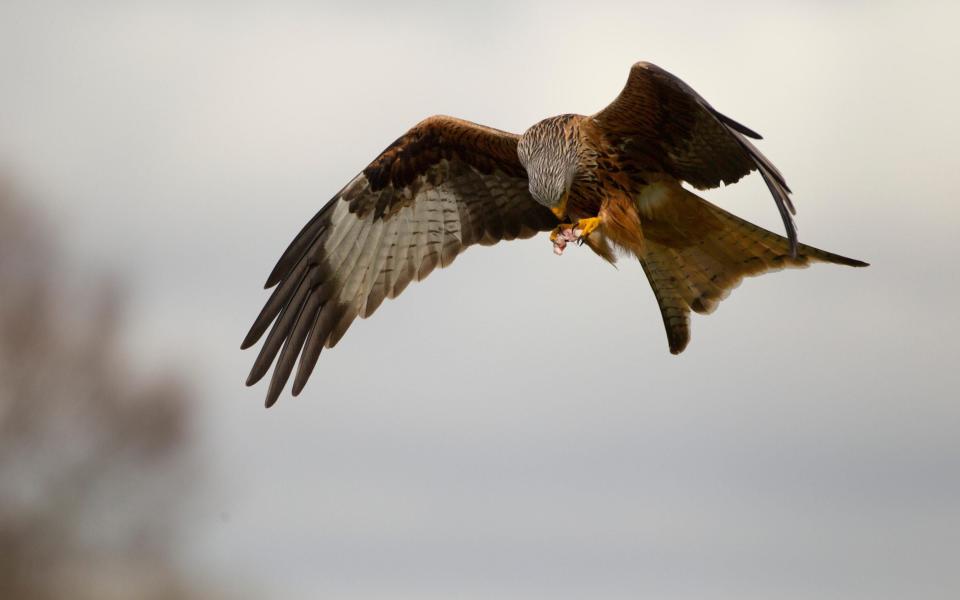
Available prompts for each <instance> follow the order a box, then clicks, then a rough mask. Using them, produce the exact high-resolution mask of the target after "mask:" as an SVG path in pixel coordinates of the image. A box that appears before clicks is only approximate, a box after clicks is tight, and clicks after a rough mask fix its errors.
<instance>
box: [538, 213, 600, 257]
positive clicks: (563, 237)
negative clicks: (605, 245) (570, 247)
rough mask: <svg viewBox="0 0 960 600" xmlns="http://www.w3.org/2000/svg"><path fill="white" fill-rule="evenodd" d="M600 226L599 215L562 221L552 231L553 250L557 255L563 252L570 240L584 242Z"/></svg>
mask: <svg viewBox="0 0 960 600" xmlns="http://www.w3.org/2000/svg"><path fill="white" fill-rule="evenodd" d="M599 226H600V219H599V217H591V218H589V219H580V220H578V221H577V222H576V223H561V224H560V225H557V228H556V229H554V230H553V231H552V232H551V233H550V241H551V242H553V252H554V254H556V255H558V256H559V255H560V254H563V250H564V248H566V247H567V244H568V243H570V242H579V243H581V244H582V243H583V239H584V238H585V237H587V236H588V235H590V234H591V233H593V231H594V230H595V229H596V228H597V227H599Z"/></svg>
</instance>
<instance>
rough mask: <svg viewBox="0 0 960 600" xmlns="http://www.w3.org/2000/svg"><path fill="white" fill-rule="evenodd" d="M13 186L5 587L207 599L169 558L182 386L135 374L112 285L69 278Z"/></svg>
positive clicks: (176, 514)
mask: <svg viewBox="0 0 960 600" xmlns="http://www.w3.org/2000/svg"><path fill="white" fill-rule="evenodd" d="M17 196H18V195H17V194H15V192H14V190H13V189H12V186H11V185H10V184H9V183H8V182H5V181H4V180H2V179H0V598H2V599H5V600H6V599H11V600H13V599H21V598H23V599H45V598H80V599H84V598H91V599H92V598H97V599H105V600H109V599H112V598H118V599H119V598H124V599H127V598H143V599H147V598H150V599H152V598H199V597H210V594H209V590H206V591H205V592H204V593H203V594H201V593H199V592H198V591H197V590H196V588H195V586H194V585H193V584H192V583H191V582H190V581H189V578H188V577H187V576H185V575H184V574H183V573H182V572H181V571H180V570H179V569H178V566H177V565H176V563H175V561H173V560H172V554H173V551H174V548H175V547H176V546H175V544H174V541H175V537H176V534H177V532H178V530H180V531H182V529H183V527H181V526H179V525H178V521H179V519H180V516H181V515H182V509H183V507H184V501H185V500H187V499H188V497H189V493H188V492H189V489H190V487H191V482H192V480H193V479H194V475H195V473H194V472H193V471H194V466H193V462H192V460H191V454H190V447H189V444H188V442H189V437H190V436H189V434H190V429H189V423H188V419H189V416H190V415H189V412H188V411H189V407H190V402H189V400H190V398H188V394H187V390H186V388H185V387H184V386H183V385H182V384H181V383H180V382H179V381H178V379H177V377H176V376H173V375H168V376H164V377H162V378H160V379H159V380H157V381H146V382H145V381H144V380H143V378H142V377H138V376H137V375H135V374H134V373H132V372H131V366H130V364H129V363H128V361H126V360H124V353H123V350H122V342H123V339H122V335H121V334H122V331H121V329H122V322H121V320H120V318H119V315H118V313H119V309H120V308H121V304H122V302H121V301H120V296H119V295H118V294H117V293H116V287H114V286H111V285H109V284H107V283H105V282H100V283H99V284H98V285H94V286H89V285H83V286H78V285H76V283H73V284H71V283H70V282H68V281H66V280H67V279H68V277H67V276H66V275H67V274H68V273H69V271H68V269H69V267H68V266H67V265H65V264H64V263H63V260H62V257H61V256H58V255H57V252H56V246H55V244H53V243H52V242H51V241H50V239H49V237H48V236H49V232H48V231H46V230H45V228H44V227H43V226H42V224H41V223H38V221H37V220H36V218H35V217H34V215H33V214H32V213H31V212H30V207H29V205H28V202H27V200H25V199H24V198H22V197H17ZM105 234H107V232H105ZM74 288H82V289H74ZM91 288H92V289H91Z"/></svg>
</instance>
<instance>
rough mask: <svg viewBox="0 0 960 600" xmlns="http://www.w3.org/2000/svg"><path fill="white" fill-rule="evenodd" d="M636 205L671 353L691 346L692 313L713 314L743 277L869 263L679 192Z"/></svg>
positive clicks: (646, 267) (644, 259) (644, 261)
mask: <svg viewBox="0 0 960 600" xmlns="http://www.w3.org/2000/svg"><path fill="white" fill-rule="evenodd" d="M659 192H660V193H657V194H655V196H652V197H651V198H649V199H646V200H645V199H643V198H641V199H640V200H639V203H638V208H639V216H640V222H641V225H642V228H643V234H644V238H645V240H644V245H643V250H642V251H641V252H637V257H638V258H639V259H640V262H641V263H642V264H643V270H644V272H646V274H647V279H649V280H650V285H651V286H652V287H653V293H654V295H655V296H656V298H657V302H658V303H659V304H660V312H661V313H662V314H663V323H664V326H665V327H666V329H667V340H668V341H669V343H670V352H672V353H673V354H679V353H680V352H682V351H683V349H684V348H686V346H687V343H688V342H689V341H690V311H691V310H693V311H695V312H698V313H703V314H708V313H711V312H713V311H714V310H715V309H716V307H717V305H718V304H719V303H720V301H722V300H723V299H724V298H726V297H727V295H729V294H730V291H731V290H732V289H733V288H735V287H737V285H739V284H740V281H741V280H742V279H743V278H744V277H749V276H752V275H760V274H762V273H767V272H769V271H778V270H780V269H783V268H787V267H806V266H808V265H809V264H810V263H811V262H818V261H819V262H827V263H835V264H840V265H848V266H851V267H865V266H867V263H865V262H862V261H859V260H855V259H852V258H847V257H845V256H840V255H839V254H833V253H831V252H826V251H824V250H820V249H818V248H814V247H812V246H807V245H805V244H800V246H799V250H798V253H797V257H796V258H792V257H791V256H790V242H789V241H788V240H787V238H785V237H782V236H779V235H777V234H775V233H772V232H770V231H767V230H766V229H763V228H761V227H758V226H756V225H754V224H753V223H750V222H748V221H745V220H743V219H741V218H739V217H736V216H734V215H732V214H730V213H728V212H726V211H725V210H723V209H721V208H719V207H717V206H714V205H713V204H710V203H709V202H707V201H706V200H704V199H702V198H700V197H699V196H697V195H696V194H693V193H692V192H689V191H687V190H686V189H684V188H682V187H680V186H679V185H677V186H672V187H671V188H669V189H661V190H660V191H659Z"/></svg>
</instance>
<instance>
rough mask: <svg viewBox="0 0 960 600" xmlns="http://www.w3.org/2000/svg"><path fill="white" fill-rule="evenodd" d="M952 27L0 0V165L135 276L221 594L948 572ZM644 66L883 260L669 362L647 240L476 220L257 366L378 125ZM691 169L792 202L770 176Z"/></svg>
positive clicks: (513, 100)
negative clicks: (268, 399)
mask: <svg viewBox="0 0 960 600" xmlns="http://www.w3.org/2000/svg"><path fill="white" fill-rule="evenodd" d="M345 4H346V3H345ZM958 22H960V9H958V8H957V5H956V3H951V2H944V3H928V4H923V3H916V2H910V3H907V2H904V3H881V2H853V1H851V2H810V3H798V2H783V3H778V2H746V3H737V2H724V3H713V2H693V3H691V2H680V1H671V2H658V3H646V2H623V3H605V2H599V1H593V2H587V3H562V2H549V3H544V4H533V3H524V4H523V6H519V5H514V4H513V3H509V2H472V3H469V4H466V5H457V4H455V3H436V4H434V3H429V2H415V3H372V2H357V3H352V5H350V6H349V8H342V7H337V8H334V7H331V6H325V5H324V4H323V3H319V2H291V3H282V2H263V3H257V2H242V3H241V2H238V3H233V2H209V3H206V4H204V3H200V2H156V3H148V2H105V1H104V2H84V3H78V2H64V3H49V2H36V1H34V2H13V1H10V0H7V1H5V2H3V3H2V4H0V76H2V77H0V85H2V93H0V168H2V169H3V170H4V171H5V172H7V173H12V174H14V175H15V176H16V177H17V179H18V181H19V184H20V187H21V188H25V189H27V190H29V191H30V193H31V196H32V197H33V198H35V201H36V202H37V203H38V204H39V205H40V206H42V208H43V210H44V212H45V213H46V216H47V218H48V219H49V220H50V221H51V222H52V223H53V224H54V226H55V227H56V228H57V230H58V231H59V232H60V233H62V236H63V239H62V240H61V242H60V243H61V244H62V245H63V246H64V247H65V248H66V249H67V250H68V251H69V252H70V253H71V255H72V260H74V261H75V262H76V264H77V265H78V277H82V276H83V274H84V273H85V272H86V270H87V269H88V270H89V272H101V271H104V270H106V271H108V272H113V273H118V274H120V275H121V276H122V277H125V278H127V279H128V280H129V281H128V284H129V287H130V293H131V302H132V308H131V311H130V314H129V317H128V320H129V322H130V325H131V327H132V329H133V331H134V337H133V338H132V339H131V340H130V348H131V354H132V355H133V356H135V357H136V358H137V362H138V363H139V364H141V365H143V366H144V368H145V369H158V370H161V371H162V370H163V369H164V368H166V367H168V366H170V365H178V366H181V367H183V368H185V369H187V370H188V371H189V372H191V373H192V374H194V375H195V376H196V378H197V383H196V385H197V387H198V389H199V390H200V391H201V395H202V406H201V407H200V410H201V414H202V424H201V435H202V440H203V448H202V451H203V453H204V455H205V460H206V461H207V463H208V468H209V473H210V477H209V481H207V488H208V494H207V499H206V501H205V502H203V503H201V504H200V505H199V506H197V507H196V508H195V512H194V513H193V514H191V515H190V518H191V520H192V523H193V525H192V529H191V535H190V537H189V538H188V539H187V540H186V541H185V551H184V555H183V556H184V561H185V562H188V563H189V564H190V565H191V568H193V569H194V570H195V572H197V573H200V574H204V575H208V576H210V577H211V578H219V579H223V580H225V581H226V582H227V584H228V585H229V586H231V588H230V589H231V590H232V592H233V593H235V594H241V593H244V592H249V591H250V590H265V591H268V592H270V593H271V597H278V598H304V599H305V598H317V597H336V598H377V597H385V598H418V599H420V598H430V597H437V598H450V597H462V598H467V597H476V598H490V597H497V598H536V597H543V598H583V597H604V598H637V597H645V598H662V599H671V600H672V599H687V598H690V599H693V598H696V599H726V598H736V599H737V600H761V599H763V600H768V599H770V598H777V599H780V598H786V599H793V598H797V599H800V598H817V599H818V600H824V599H832V598H837V599H840V598H842V599H844V600H851V599H863V600H867V599H869V600H876V599H881V598H890V599H894V598H897V599H901V598H945V599H946V598H956V597H958V595H960V571H958V570H957V568H956V567H957V557H958V556H960V508H958V507H960V401H958V399H957V396H958V394H957V391H956V390H957V384H958V383H960V375H958V372H957V365H956V363H957V359H958V357H960V344H958V342H957V335H958V333H960V323H958V317H957V313H956V312H955V310H954V309H953V306H952V305H953V303H954V302H955V298H956V297H957V295H958V292H960V284H958V275H960V272H958V269H957V267H956V262H955V261H956V256H957V253H958V250H960V241H958V237H960V227H958V225H960V218H958V217H960V209H958V208H957V194H956V186H955V184H954V182H953V181H952V180H953V179H954V178H955V176H956V174H957V172H958V171H960V159H958V154H957V150H956V145H957V140H958V137H960V118H958V117H957V107H958V106H960V82H958V76H957V72H958V69H957V61H958V59H960V42H958V39H960V36H958V35H957V32H956V25H957V23H958ZM637 60H649V61H652V62H655V63H657V64H659V65H660V66H662V67H664V68H667V69H668V70H671V71H672V72H674V73H676V74H677V75H679V76H681V77H682V78H684V79H685V80H686V81H687V82H688V83H690V84H691V85H692V86H693V87H694V88H696V89H697V90H698V91H699V92H700V93H701V94H702V95H703V96H705V97H706V98H707V99H708V100H709V101H710V102H711V103H712V104H713V105H714V106H716V107H717V108H718V109H719V110H721V111H723V112H725V113H726V114H728V115H730V116H731V117H733V118H735V119H737V120H738V121H741V122H743V123H745V124H747V125H748V126H750V127H751V128H753V129H756V130H757V131H759V132H760V133H762V134H763V135H764V136H765V139H764V140H763V141H762V142H761V143H760V148H761V149H762V150H763V151H764V153H766V154H767V156H769V157H771V158H772V159H773V160H774V161H775V162H776V164H777V165H778V166H779V167H780V169H781V170H782V171H783V172H784V174H785V175H786V177H787V180H788V181H789V183H790V184H791V187H792V188H793V189H794V191H795V195H794V200H795V203H796V205H797V207H798V211H799V212H798V222H799V227H800V238H801V240H802V241H804V242H807V243H810V244H813V245H816V246H819V247H822V248H825V249H828V250H831V251H834V252H838V253H841V254H844V255H848V256H853V257H856V258H860V259H863V260H866V261H868V262H870V263H872V266H871V267H870V268H869V269H858V270H854V269H848V268H842V267H835V266H824V265H818V266H815V267H813V268H811V269H808V270H805V271H787V272H783V273H778V274H773V275H767V276H764V277H762V278H759V279H751V280H747V281H745V282H744V284H743V285H742V286H741V287H740V288H739V289H737V290H736V291H735V292H734V293H733V294H732V295H731V297H730V298H729V299H728V300H727V301H726V302H724V303H723V304H722V306H721V307H720V309H719V310H718V311H717V312H716V313H715V314H713V315H711V316H709V317H700V316H694V318H693V327H692V332H693V338H692V341H691V344H690V347H689V348H688V349H687V350H686V352H685V353H684V354H683V355H682V356H680V357H674V356H671V355H670V354H669V352H668V350H667V343H666V339H665V335H664V332H663V330H662V327H663V325H662V322H661V319H660V315H659V311H658V310H657V307H656V303H655V300H654V298H653V294H652V293H651V291H650V289H649V286H648V284H647V282H646V279H645V277H644V275H643V272H642V270H641V269H640V267H639V265H638V264H636V263H631V262H630V261H623V262H622V263H621V266H620V268H619V270H614V269H612V268H610V267H608V266H606V265H605V264H603V263H602V262H601V261H599V260H598V259H597V258H596V257H595V256H593V255H592V254H591V253H589V252H588V251H586V250H585V249H578V248H572V249H571V250H570V251H568V252H566V253H565V254H564V256H563V257H561V258H557V257H556V256H554V255H553V254H552V252H551V247H550V244H549V242H548V241H547V240H546V238H545V236H541V237H539V238H535V239H533V240H527V241H523V242H513V243H508V244H502V245H499V246H497V247H493V248H477V249H473V250H471V251H469V252H467V253H466V254H465V255H463V256H462V257H461V258H460V259H459V260H457V262H456V264H455V265H454V266H453V267H451V268H450V269H448V270H445V271H440V272H437V273H435V274H434V275H432V276H431V277H430V278H429V279H428V280H427V281H425V282H423V283H421V284H418V285H414V286H411V287H410V288H408V290H407V292H405V293H404V295H403V296H402V297H401V298H400V299H398V300H396V301H393V302H389V303H386V304H385V305H384V306H383V307H382V308H381V309H380V310H379V311H378V313H377V314H376V315H375V316H374V317H373V318H372V319H370V320H368V321H362V322H358V323H357V324H355V325H354V327H353V328H352V329H351V331H350V333H349V334H348V335H347V336H346V337H345V339H344V341H343V342H342V343H341V344H340V345H339V346H337V348H336V349H335V350H334V351H331V352H329V353H324V355H323V357H322V358H321V360H320V363H319V366H318V372H317V373H316V374H315V375H314V377H313V379H312V380H311V382H310V384H309V385H308V386H307V388H306V390H305V392H304V393H303V394H302V396H301V397H299V398H296V399H291V398H290V397H289V396H283V397H281V399H280V402H279V403H278V405H277V406H276V407H274V408H273V409H271V410H269V411H265V410H264V409H263V406H262V402H263V396H264V394H265V391H266V390H265V386H264V385H261V386H258V387H255V388H253V389H247V388H244V387H243V380H244V378H245V376H246V372H247V370H248V369H249V366H250V364H251V362H252V360H253V358H254V354H253V353H252V352H249V351H248V352H240V351H239V350H238V347H239V343H240V340H241V339H242V338H243V335H244V334H245V333H246V329H247V328H248V327H249V324H250V322H251V321H252V319H253V318H254V317H255V316H256V314H257V311H258V310H259V308H260V306H261V305H262V303H263V302H264V301H265V299H266V293H265V292H263V291H262V289H261V286H262V283H263V281H264V279H265V278H266V276H267V274H268V272H269V270H270V268H271V267H272V266H273V263H274V261H275V260H276V259H277V257H278V256H279V254H280V252H281V251H282V250H283V249H284V247H285V246H286V244H287V242H288V241H289V240H290V238H291V237H292V236H293V235H294V234H295V233H296V231H297V230H299V228H300V227H301V226H302V224H303V223H304V222H305V221H306V220H307V219H308V218H309V217H310V216H311V215H312V214H313V213H314V212H315V211H316V210H317V209H318V208H319V207H320V206H321V205H322V204H323V203H324V202H326V200H327V199H328V198H329V197H330V196H332V194H333V193H334V192H336V190H338V189H339V188H340V187H341V186H342V185H343V184H344V183H345V182H347V181H348V180H349V179H350V178H351V177H352V176H353V175H354V174H355V173H356V172H358V171H359V170H360V169H362V168H363V166H365V165H366V164H367V162H369V161H370V160H371V159H372V158H373V157H374V156H376V154H377V153H378V152H379V151H380V150H382V149H383V148H384V147H385V146H386V145H387V144H389V143H390V142H391V141H392V140H393V139H395V138H396V137H397V136H398V135H399V134H401V133H403V132H404V131H405V130H406V129H407V128H408V127H410V126H411V125H413V124H414V123H416V122H417V121H419V120H420V119H422V118H423V117H425V116H428V115H431V114H436V113H443V114H450V115H455V116H459V117H462V118H466V119H470V120H473V121H477V122H480V123H484V124H488V125H491V126H494V127H498V128H501V129H508V130H513V131H517V132H520V131H523V130H524V129H525V128H527V127H528V126H530V125H531V124H533V123H534V122H536V121H538V120H539V119H541V118H544V117H547V116H550V115H554V114H559V113H565V112H579V113H585V114H590V113H592V112H595V111H597V110H599V109H600V108H602V107H603V106H604V105H606V103H608V102H609V101H610V100H611V99H612V98H613V97H614V96H615V95H616V94H617V93H618V92H619V91H620V89H621V87H622V85H623V83H624V81H625V79H626V76H627V72H628V70H629V67H630V65H631V64H632V63H633V62H635V61H637ZM705 196H706V197H707V198H708V199H710V200H711V201H713V202H716V203H718V204H720V205H722V206H723V207H724V208H726V209H728V210H730V211H732V212H734V213H736V214H738V215H740V216H743V217H745V218H747V219H750V220H752V221H754V222H757V223H759V224H761V225H764V226H767V227H769V228H772V229H773V230H775V231H781V229H782V225H781V224H780V220H779V217H778V215H777V213H776V210H775V208H774V206H773V203H772V201H771V200H770V199H769V196H768V194H767V191H766V189H765V187H764V185H763V183H762V181H761V180H760V179H759V178H758V177H757V176H755V175H754V176H752V177H750V178H747V179H746V180H744V181H743V182H741V183H740V184H737V185H736V186H732V187H730V188H726V189H723V190H717V191H713V192H708V193H706V194H705ZM571 282H575V283H576V285H570V283H571ZM558 349H562V351H561V352H559V353H558Z"/></svg>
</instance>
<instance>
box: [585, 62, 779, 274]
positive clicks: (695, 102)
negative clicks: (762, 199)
mask: <svg viewBox="0 0 960 600" xmlns="http://www.w3.org/2000/svg"><path fill="white" fill-rule="evenodd" d="M593 119H594V121H595V122H596V123H597V124H598V125H600V127H601V128H602V129H603V130H604V131H606V132H607V133H608V135H610V136H611V137H612V138H613V139H614V140H615V141H616V143H617V144H618V145H619V146H620V148H621V150H622V151H624V153H625V154H626V155H627V156H629V157H631V158H632V159H633V162H634V165H633V166H634V167H635V168H637V169H640V170H655V171H664V172H666V173H668V174H670V175H672V176H674V177H676V178H677V179H681V180H683V181H687V182H688V183H690V184H691V185H692V186H694V187H695V188H697V189H706V188H714V187H717V186H719V185H720V184H731V183H735V182H737V181H739V180H740V179H741V178H742V177H743V176H745V175H747V174H748V173H750V172H751V171H754V170H759V171H760V174H761V176H762V177H763V180H764V182H765V183H766V184H767V188H768V189H769V190H770V194H771V195H772V196H773V199H774V203H775V204H776V206H777V210H778V212H779V213H780V217H781V219H782V220H783V225H784V228H785V229H786V233H787V238H788V239H789V242H790V253H791V255H792V256H793V257H796V256H797V249H798V241H797V228H796V224H795V223H794V220H793V216H792V215H794V214H795V213H796V209H795V208H794V206H793V202H792V201H791V200H790V193H791V192H790V188H789V186H787V182H786V180H785V179H784V178H783V175H782V174H781V173H780V171H779V170H777V168H776V167H775V166H774V165H773V163H771V162H770V160H769V159H767V157H765V156H764V155H763V154H762V153H761V152H760V151H759V150H758V149H757V148H756V146H754V145H753V144H752V143H751V142H750V140H748V139H747V138H748V137H750V138H754V139H761V136H760V134H758V133H756V132H755V131H753V130H752V129H750V128H748V127H746V126H744V125H742V124H740V123H738V122H737V121H734V120H733V119H731V118H730V117H728V116H726V115H724V114H722V113H720V112H719V111H717V110H716V109H714V108H713V107H712V106H711V105H710V103H709V102H707V101H706V100H704V99H703V97H701V96H700V95H699V94H698V93H697V92H695V91H694V90H693V88H691V87H690V86H689V85H687V84H686V83H684V82H683V81H682V80H681V79H680V78H678V77H676V76H675V75H672V74H671V73H669V72H667V71H665V70H663V69H661V68H660V67H658V66H656V65H653V64H651V63H647V62H639V63H637V64H635V65H633V68H631V69H630V76H629V78H628V79H627V84H626V86H625V87H624V89H623V91H622V92H621V93H620V95H619V96H617V98H616V99H615V100H614V101H613V102H612V103H611V104H610V105H609V106H607V107H606V108H605V109H603V110H602V111H600V112H599V113H597V114H595V115H594V116H593Z"/></svg>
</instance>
